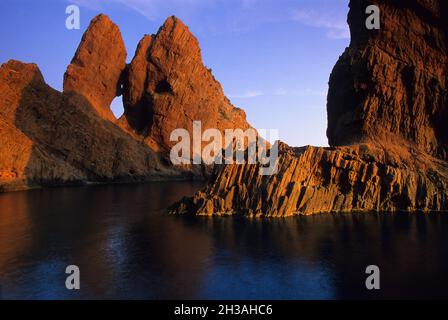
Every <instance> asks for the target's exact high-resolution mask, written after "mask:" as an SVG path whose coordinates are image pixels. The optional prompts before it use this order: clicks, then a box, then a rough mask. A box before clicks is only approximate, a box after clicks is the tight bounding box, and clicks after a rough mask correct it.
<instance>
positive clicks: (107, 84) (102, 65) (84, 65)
mask: <svg viewBox="0 0 448 320" xmlns="http://www.w3.org/2000/svg"><path fill="white" fill-rule="evenodd" d="M125 67H126V49H125V47H124V42H123V39H122V38H121V33H120V30H119V29H118V27H117V26H116V25H115V24H114V23H113V22H112V21H110V19H109V18H108V17H107V16H105V15H102V14H100V15H98V16H96V17H95V18H94V19H93V20H92V21H91V23H90V25H89V27H88V28H87V31H86V32H85V33H84V35H83V37H82V40H81V43H80V44H79V47H78V50H77V51H76V53H75V55H74V57H73V59H72V62H71V64H70V65H69V66H68V68H67V71H66V72H65V75H64V93H67V94H69V93H72V94H75V95H78V96H82V97H84V98H85V99H86V100H87V101H88V102H89V103H90V104H91V106H92V107H93V108H94V109H95V110H96V112H97V113H98V114H99V115H100V116H102V117H103V118H106V119H108V120H112V121H113V120H115V117H114V115H113V113H112V111H111V109H110V104H111V103H112V100H113V99H114V98H115V97H116V96H119V95H121V82H120V79H121V76H122V73H123V70H124V69H125Z"/></svg>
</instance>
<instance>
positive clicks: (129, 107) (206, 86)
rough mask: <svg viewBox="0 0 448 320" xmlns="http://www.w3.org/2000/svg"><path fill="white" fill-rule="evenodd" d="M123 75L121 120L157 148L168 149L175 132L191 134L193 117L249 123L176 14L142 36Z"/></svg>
mask: <svg viewBox="0 0 448 320" xmlns="http://www.w3.org/2000/svg"><path fill="white" fill-rule="evenodd" d="M124 78H125V80H124V108H125V114H124V116H123V118H122V119H120V124H121V125H122V126H123V127H125V128H128V129H129V128H130V129H132V130H133V131H134V132H137V133H138V134H141V135H142V136H143V137H144V139H145V142H146V143H148V144H149V145H151V146H152V147H154V148H155V149H157V150H169V149H170V147H171V146H172V142H171V141H170V134H171V132H172V131H173V130H174V129H177V128H183V129H186V130H189V131H190V132H191V131H192V127H193V121H201V122H202V128H203V129H208V128H217V129H219V130H225V129H232V128H241V129H246V128H248V127H250V126H249V124H248V123H247V121H246V115H245V113H244V112H243V111H242V110H241V109H238V108H235V107H234V106H233V105H232V104H231V103H230V101H229V100H228V99H227V98H226V97H225V96H224V93H223V90H222V88H221V85H220V83H219V82H218V81H216V80H215V78H214V77H213V75H212V73H211V70H210V69H208V68H206V67H205V66H204V64H203V62H202V56H201V50H200V47H199V43H198V40H197V39H196V37H195V36H194V35H193V34H192V33H191V32H190V30H189V29H188V27H187V26H185V25H184V24H183V23H182V21H180V20H179V19H178V18H176V17H169V18H168V19H167V20H166V21H165V23H164V24H163V25H162V27H161V28H160V29H159V31H158V32H157V34H156V35H154V36H148V35H146V36H144V37H143V39H142V40H141V41H140V43H139V45H138V47H137V50H136V53H135V56H134V58H133V59H132V62H131V64H130V65H129V66H128V68H127V73H126V76H125V77H124Z"/></svg>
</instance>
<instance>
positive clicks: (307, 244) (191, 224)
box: [0, 182, 448, 299]
mask: <svg viewBox="0 0 448 320" xmlns="http://www.w3.org/2000/svg"><path fill="white" fill-rule="evenodd" d="M200 187H201V186H200V185H198V184H191V183H182V182H173V183H152V184H144V185H116V186H96V187H82V188H64V189H51V190H34V191H28V192H16V193H9V194H1V195H0V298H3V299H116V298H124V299H343V298H447V297H448V272H447V271H448V215H443V214H430V215H423V214H414V215H408V214H387V215H386V214H383V215H376V214H354V215H318V216H312V217H297V218H288V219H277V220H256V219H245V218H241V217H240V218H238V217H236V218H187V217H176V216H169V215H167V214H166V211H165V209H166V207H167V206H168V205H170V204H172V203H173V202H174V201H176V200H178V199H179V198H181V197H182V196H184V195H191V194H193V193H194V192H195V191H196V190H197V189H198V188H200ZM70 264H75V265H78V266H79V268H80V270H81V290H79V291H69V290H67V289H66V288H65V277H66V274H65V267H66V266H67V265H70ZM370 264H376V265H378V266H379V267H380V268H381V290H380V291H377V292H368V291H367V290H366V289H365V286H364V281H365V278H366V275H365V268H366V266H367V265H370Z"/></svg>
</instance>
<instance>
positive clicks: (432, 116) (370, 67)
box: [327, 0, 448, 160]
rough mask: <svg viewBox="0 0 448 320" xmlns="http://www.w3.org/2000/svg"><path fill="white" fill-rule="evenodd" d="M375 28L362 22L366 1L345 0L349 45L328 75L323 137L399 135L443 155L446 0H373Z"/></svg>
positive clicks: (342, 141)
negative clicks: (376, 11) (377, 11)
mask: <svg viewBox="0 0 448 320" xmlns="http://www.w3.org/2000/svg"><path fill="white" fill-rule="evenodd" d="M376 2H377V3H378V5H379V7H380V10H381V29H380V30H373V31H369V30H367V29H366V27H365V26H364V23H365V19H366V14H365V9H366V7H367V6H368V5H369V4H370V1H367V0H362V1H351V3H350V8H351V9H350V13H349V17H348V21H349V24H350V30H351V43H350V47H349V48H347V49H346V51H345V52H344V54H343V55H342V57H341V58H340V59H339V61H338V63H337V64H336V66H335V67H334V70H333V72H332V74H331V77H330V89H329V92H328V108H327V110H328V130H327V136H328V140H329V144H330V145H348V144H352V143H356V142H360V141H368V140H373V141H381V140H384V139H386V140H389V139H394V140H400V139H403V140H406V141H409V142H412V143H413V144H414V146H415V148H417V149H420V150H422V151H424V152H426V153H428V154H431V155H433V156H435V157H438V158H442V159H445V160H446V159H447V157H448V153H447V151H448V150H447V148H448V127H447V125H446V124H447V123H448V107H447V104H448V95H447V94H446V92H447V91H448V55H447V52H448V40H447V37H448V22H447V18H448V4H447V3H446V1H440V0H430V1H423V0H411V1H405V0H387V1H386V0H383V1H376Z"/></svg>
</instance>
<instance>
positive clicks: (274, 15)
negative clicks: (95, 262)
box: [0, 0, 350, 146]
mask: <svg viewBox="0 0 448 320" xmlns="http://www.w3.org/2000/svg"><path fill="white" fill-rule="evenodd" d="M70 4H77V5H79V7H80V10H81V30H67V29H66V28H65V19H66V17H67V15H66V13H65V8H66V7H67V6H68V5H70ZM347 12H348V0H39V1H35V0H2V1H1V2H0V21H1V22H0V24H1V28H0V39H1V45H0V46H1V47H0V62H1V63H3V62H6V61H7V60H9V59H18V60H22V61H25V62H35V63H37V64H38V65H39V67H40V69H41V71H42V73H43V75H44V77H45V80H46V81H47V83H48V84H49V85H51V86H52V87H54V88H56V89H58V90H61V89H62V79H63V74H64V72H65V69H66V67H67V65H68V64H69V63H70V60H71V58H72V56H73V54H74V52H75V50H76V48H77V46H78V44H79V41H80V39H81V36H82V34H83V32H84V31H85V29H86V28H87V26H88V24H89V21H90V19H91V18H93V17H94V16H95V15H96V14H98V13H105V14H107V15H108V16H109V17H110V18H111V19H112V20H113V21H114V22H115V23H116V24H117V25H118V26H119V27H120V29H121V32H122V35H123V39H124V41H125V44H126V48H127V51H128V61H129V60H131V59H132V56H133V54H134V51H135V47H136V45H137V43H138V41H139V40H140V38H141V37H142V36H143V35H144V34H151V33H156V32H157V30H158V28H159V27H160V25H161V24H162V23H163V21H164V20H165V19H166V17H168V16H170V15H176V16H177V17H179V18H180V19H181V20H182V21H183V22H184V23H185V24H186V25H188V26H189V28H190V30H191V31H192V32H193V33H194V34H195V35H196V37H197V38H198V39H199V43H200V45H201V49H202V55H203V59H204V63H205V64H206V65H207V67H210V68H212V70H213V73H214V75H215V77H216V79H217V80H218V81H220V82H221V84H222V86H223V89H224V92H225V94H226V95H227V96H228V97H229V98H230V99H231V101H232V102H233V104H234V105H235V106H238V107H241V108H243V109H244V110H245V111H246V113H247V116H248V120H249V122H250V123H251V124H252V125H253V126H255V127H256V128H260V129H279V136H280V138H281V140H283V141H285V142H287V143H288V144H290V145H293V146H301V145H307V144H310V145H319V146H326V145H327V139H326V136H325V130H326V125H327V120H326V93H327V89H328V78H329V75H330V72H331V70H332V68H333V66H334V64H335V63H336V61H337V59H338V57H339V55H340V54H342V52H343V51H344V49H345V47H346V46H347V45H348V43H349V41H350V39H349V32H348V26H347V23H346V16H347ZM120 99H121V98H118V99H116V100H115V101H114V103H113V110H114V112H115V113H116V114H119V113H120V112H121V110H122V106H121V101H120Z"/></svg>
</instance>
